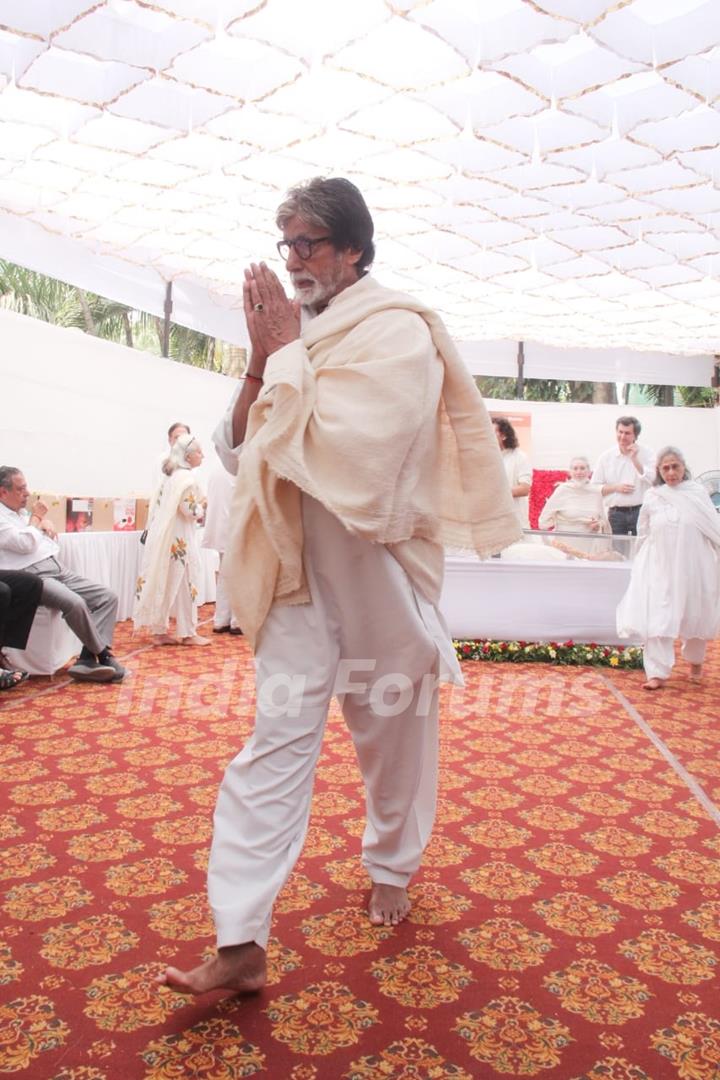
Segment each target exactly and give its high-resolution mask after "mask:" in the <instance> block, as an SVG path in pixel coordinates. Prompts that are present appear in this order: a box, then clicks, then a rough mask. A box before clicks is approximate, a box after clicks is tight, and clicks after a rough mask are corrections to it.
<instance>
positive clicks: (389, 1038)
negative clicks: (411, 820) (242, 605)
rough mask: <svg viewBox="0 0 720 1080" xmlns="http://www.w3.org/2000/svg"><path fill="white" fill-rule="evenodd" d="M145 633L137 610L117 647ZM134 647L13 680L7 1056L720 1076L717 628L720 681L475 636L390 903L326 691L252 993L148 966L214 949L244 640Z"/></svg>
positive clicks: (251, 1070)
mask: <svg viewBox="0 0 720 1080" xmlns="http://www.w3.org/2000/svg"><path fill="white" fill-rule="evenodd" d="M142 644H143V643H142V640H141V641H139V642H138V640H137V639H135V641H134V642H131V640H130V637H129V633H128V630H127V628H126V627H122V628H121V629H120V634H119V645H120V648H119V649H118V651H119V652H120V653H123V652H126V651H129V652H132V650H133V649H138V648H140V647H141V646H142ZM128 663H129V666H130V667H131V669H132V678H128V679H127V680H126V682H125V683H124V684H123V685H121V686H117V687H92V686H77V685H74V684H71V683H67V682H66V681H65V680H64V679H62V678H60V679H56V680H55V682H54V684H51V683H50V681H49V680H33V681H31V683H30V684H29V686H25V687H23V688H21V689H20V690H18V691H15V692H13V693H12V694H5V695H3V697H2V700H1V701H0V728H1V730H2V735H3V738H2V744H1V750H0V781H1V788H0V790H1V791H2V806H1V808H0V837H1V838H2V854H1V857H0V912H1V914H0V987H2V1004H0V1073H7V1074H15V1075H17V1076H18V1077H20V1078H30V1077H32V1078H33V1080H39V1078H42V1080H120V1078H131V1080H132V1078H143V1080H145V1078H147V1080H187V1078H191V1077H192V1078H197V1080H235V1078H238V1077H248V1076H258V1077H261V1078H268V1080H278V1078H282V1080H340V1078H343V1080H345V1078H348V1080H349V1078H352V1080H445V1078H453V1080H467V1078H475V1077H493V1078H495V1077H502V1076H540V1077H544V1078H547V1080H576V1078H583V1080H585V1078H592V1080H601V1078H603V1080H607V1078H609V1080H646V1078H648V1077H649V1078H651V1080H660V1078H666V1077H672V1078H675V1077H682V1078H688V1080H711V1078H718V1077H720V1018H719V1009H718V1000H719V998H718V985H717V984H718V979H717V960H718V953H719V952H720V833H719V831H718V821H719V820H720V817H718V816H717V811H714V809H713V806H712V803H711V802H709V801H706V803H705V805H703V803H702V802H701V801H699V799H702V798H703V793H704V796H705V798H706V800H712V801H713V802H714V803H720V762H719V756H718V746H719V744H720V727H719V726H718V723H717V704H716V703H717V700H718V688H719V687H720V652H719V651H718V649H717V647H716V648H715V649H714V651H713V655H712V658H711V661H710V663H709V664H708V674H707V677H706V680H705V683H704V685H703V686H702V687H700V688H697V687H694V686H692V685H691V684H690V683H689V682H688V681H687V679H686V677H685V675H684V673H683V672H682V671H681V670H679V671H678V674H677V675H676V677H675V678H674V680H673V682H672V684H671V688H669V689H667V690H665V691H663V692H661V693H657V694H647V693H643V692H642V690H641V689H640V685H641V682H642V674H641V673H639V672H612V673H608V672H607V671H603V672H600V671H599V670H598V669H589V668H585V669H583V668H580V669H577V668H576V669H569V668H552V667H546V666H541V665H526V666H522V665H508V666H503V665H494V664H466V665H465V674H466V678H467V687H466V689H465V690H464V691H463V692H454V693H453V694H452V695H450V693H447V692H446V693H445V695H444V697H443V705H442V763H443V772H442V790H441V802H440V810H439V818H438V825H437V828H436V831H435V834H434V837H433V840H432V842H431V844H430V847H429V849H428V851H427V855H426V859H425V864H424V868H423V871H422V873H421V875H420V876H419V877H418V879H417V882H416V883H415V885H414V886H413V888H412V894H413V899H414V905H415V906H414V911H413V914H412V917H411V919H410V920H409V921H408V922H406V923H404V924H403V925H402V926H400V927H397V928H394V929H385V928H381V929H377V928H373V927H371V926H370V925H369V923H368V922H367V921H366V918H365V916H364V910H363V909H364V902H365V898H366V884H367V883H366V881H365V880H364V876H363V873H362V872H361V871H360V870H359V865H358V852H359V836H360V833H361V829H362V821H363V799H362V793H361V786H360V780H359V775H358V772H357V769H356V766H355V763H354V757H353V751H352V746H351V743H350V739H349V736H348V735H347V733H346V731H345V729H344V726H343V724H342V721H341V719H340V717H339V715H337V714H336V715H334V716H333V717H332V719H331V723H330V725H329V727H328V733H327V738H326V742H325V748H324V752H323V756H322V759H321V764H320V767H319V770H318V779H317V785H316V794H315V801H314V816H313V819H312V826H311V829H310V834H309V837H308V842H307V845H306V848H305V851H304V853H303V856H302V859H301V862H300V863H299V864H298V867H297V870H296V872H295V874H294V875H293V877H292V879H291V881H290V883H289V884H288V886H287V888H286V889H285V890H284V892H283V893H282V895H281V898H280V900H279V903H278V906H277V913H276V919H275V923H274V937H273V939H272V944H271V952H270V960H271V965H270V981H269V985H268V986H267V988H266V989H265V991H264V992H263V993H262V994H260V995H258V996H256V997H253V998H249V999H244V1000H241V999H238V998H232V997H227V996H226V997H223V996H222V995H214V996H213V997H212V998H209V999H205V1000H202V1001H193V1000H188V999H186V998H184V997H182V996H180V995H178V994H175V993H173V992H171V991H170V990H168V989H165V988H163V989H161V990H158V989H155V988H154V987H153V985H152V983H151V978H152V976H153V975H154V974H155V973H156V972H158V971H159V970H160V969H161V967H162V966H163V965H164V964H165V963H166V962H167V961H168V960H169V959H174V960H175V959H176V960H178V961H179V962H180V963H181V965H183V966H189V965H192V964H194V963H196V962H197V960H198V958H199V957H201V956H203V955H206V954H207V952H208V950H211V949H212V941H213V935H212V926H211V922H210V919H209V916H208V911H207V906H206V901H205V892H204V877H205V863H206V858H207V849H208V841H209V836H210V823H211V813H212V807H213V803H214V798H215V792H216V788H217V783H218V780H219V778H220V775H221V773H222V769H223V767H224V765H225V764H226V762H227V761H228V760H229V759H230V757H231V756H232V755H233V754H234V753H235V752H236V750H237V749H238V748H239V746H240V745H241V743H242V741H243V740H244V738H245V736H246V735H247V733H248V731H249V729H250V724H251V719H252V668H251V663H250V658H249V653H248V650H247V647H246V645H245V644H244V642H243V640H242V639H239V638H229V637H227V636H222V637H219V638H218V637H216V638H215V639H214V640H213V647H212V649H204V650H192V649H170V648H167V649H151V648H141V649H140V651H139V652H137V653H136V654H135V655H131V656H130V658H129V660H128ZM613 689H614V690H615V691H618V692H619V693H620V695H621V698H620V699H618V698H617V697H616V696H615V695H614V693H613ZM647 725H649V728H648V727H647ZM650 729H652V730H650ZM653 733H654V734H655V737H656V739H657V740H660V741H659V742H658V743H657V744H656V743H654V742H653V741H651V738H650V736H651V735H652V734H653ZM663 752H664V753H666V755H667V756H663ZM668 757H670V758H671V759H672V764H674V765H675V768H673V767H672V764H671V762H670V761H668ZM686 780H687V781H689V783H690V784H691V785H692V784H693V783H694V784H695V785H696V786H695V793H693V791H691V789H690V788H689V787H688V785H687V782H686ZM698 784H699V785H700V787H697V785H698ZM713 812H714V813H715V814H716V818H715V819H713V817H712V814H713Z"/></svg>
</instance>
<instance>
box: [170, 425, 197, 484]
mask: <svg viewBox="0 0 720 1080" xmlns="http://www.w3.org/2000/svg"><path fill="white" fill-rule="evenodd" d="M196 442H197V439H196V438H195V436H194V435H191V434H190V432H188V433H187V434H186V435H178V437H177V439H176V440H175V442H174V443H173V445H172V449H171V451H170V453H169V454H168V456H167V457H166V458H165V460H164V461H163V463H162V471H163V472H164V473H165V475H166V476H172V474H173V473H174V472H175V470H176V469H187V468H188V467H189V466H188V464H187V456H188V454H189V453H190V447H191V446H192V444H193V443H196Z"/></svg>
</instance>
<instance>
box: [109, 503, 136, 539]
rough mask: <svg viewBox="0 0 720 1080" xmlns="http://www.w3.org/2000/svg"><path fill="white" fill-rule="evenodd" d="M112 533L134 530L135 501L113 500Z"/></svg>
mask: <svg viewBox="0 0 720 1080" xmlns="http://www.w3.org/2000/svg"><path fill="white" fill-rule="evenodd" d="M112 527H113V532H133V531H134V529H135V499H113V526H112Z"/></svg>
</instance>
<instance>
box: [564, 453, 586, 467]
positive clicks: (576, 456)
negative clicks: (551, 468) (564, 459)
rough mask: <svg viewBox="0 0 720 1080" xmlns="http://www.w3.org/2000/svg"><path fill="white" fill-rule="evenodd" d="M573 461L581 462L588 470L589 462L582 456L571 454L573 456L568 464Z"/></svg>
mask: <svg viewBox="0 0 720 1080" xmlns="http://www.w3.org/2000/svg"><path fill="white" fill-rule="evenodd" d="M574 461H582V462H583V464H585V465H587V467H588V469H589V468H590V462H589V461H588V459H587V458H586V457H585V455H584V454H573V456H572V457H571V458H570V461H569V464H570V465H572V463H573V462H574Z"/></svg>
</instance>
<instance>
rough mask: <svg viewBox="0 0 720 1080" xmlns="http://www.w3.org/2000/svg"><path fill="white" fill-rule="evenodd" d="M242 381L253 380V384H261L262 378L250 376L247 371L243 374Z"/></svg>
mask: <svg viewBox="0 0 720 1080" xmlns="http://www.w3.org/2000/svg"><path fill="white" fill-rule="evenodd" d="M243 379H254V380H255V382H262V381H263V379H262V376H260V375H252V374H251V373H250V372H249V371H246V372H245V374H244V375H243Z"/></svg>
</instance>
